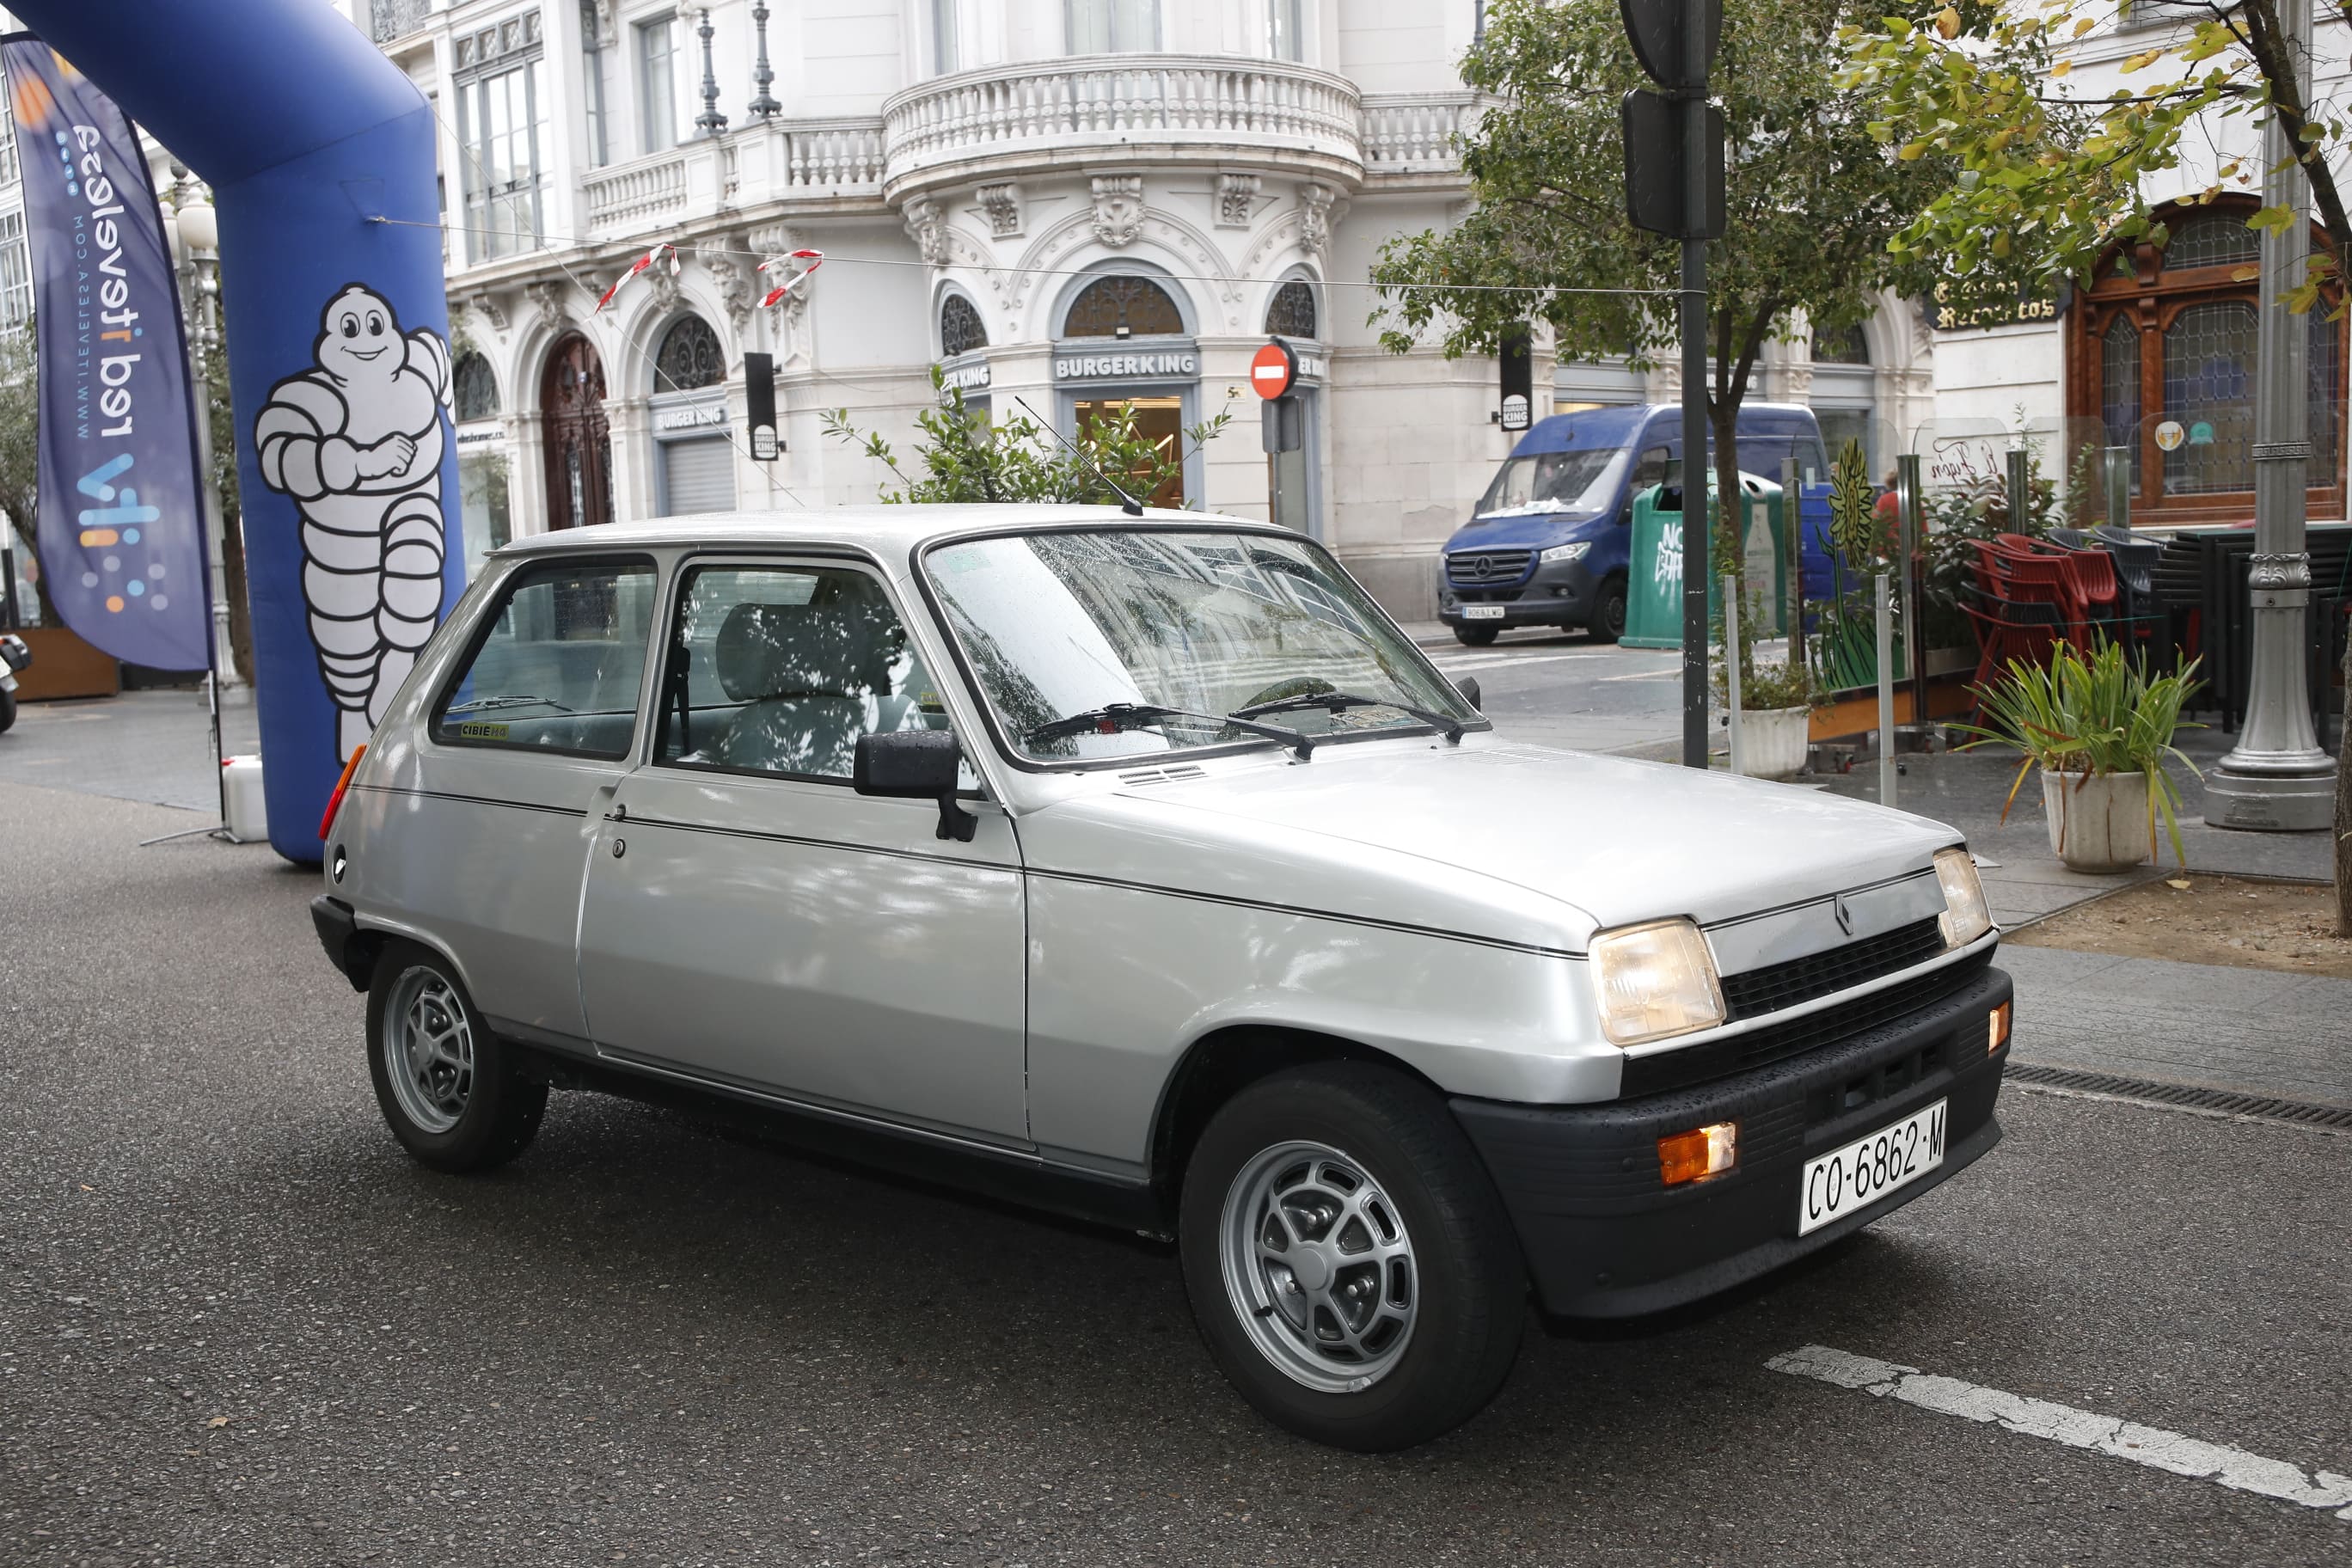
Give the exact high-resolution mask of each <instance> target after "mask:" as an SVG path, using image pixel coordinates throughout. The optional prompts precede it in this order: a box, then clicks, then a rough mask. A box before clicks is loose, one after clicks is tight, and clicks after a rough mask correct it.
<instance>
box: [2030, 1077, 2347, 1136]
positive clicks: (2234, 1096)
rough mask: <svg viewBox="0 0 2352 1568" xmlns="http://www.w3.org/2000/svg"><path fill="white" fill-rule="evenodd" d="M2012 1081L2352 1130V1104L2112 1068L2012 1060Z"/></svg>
mask: <svg viewBox="0 0 2352 1568" xmlns="http://www.w3.org/2000/svg"><path fill="white" fill-rule="evenodd" d="M2004 1077H2005V1078H2006V1079H2007V1080H2008V1081H2009V1082H2011V1083H2024V1084H2038V1085H2040V1086H2041V1087H2042V1088H2044V1089H2073V1090H2074V1091H2075V1092H2077V1093H2080V1094H2104V1095H2107V1096H2109V1097H2111V1098H2113V1099H2116V1100H2146V1101H2147V1102H2148V1103H2149V1104H2152V1105H2168V1106H2174V1107H2178V1108H2179V1109H2181V1110H2207V1111H2211V1112H2213V1113H2215V1114H2217V1115H2221V1116H2251V1117H2254V1118H2256V1119H2258V1120H2261V1121H2285V1122H2292V1123H2294V1125H2296V1126H2299V1127H2334V1128H2341V1129H2343V1130H2345V1131H2352V1106H2344V1105H2318V1104H2315V1103H2313V1102H2312V1101H2310V1100H2278V1099H2274V1098H2273V1097H2272V1096H2270V1095H2266V1094H2239V1093H2237V1092H2235V1091H2233V1090H2231V1089H2199V1088H2196V1087H2194V1086H2192V1085H2189V1084H2185V1083H2156V1082H2152V1081H2150V1080H2149V1079H2141V1078H2122V1077H2119V1076H2117V1075H2116V1074H2114V1073H2104V1072H2084V1071H2081V1070H2079V1069H2078V1068H2053V1067H2042V1066H2039V1065H2036V1064H2034V1063H2032V1062H2017V1061H2012V1062H2011V1063H2010V1065H2009V1071H2008V1072H2007V1073H2006V1074H2005V1075H2004Z"/></svg>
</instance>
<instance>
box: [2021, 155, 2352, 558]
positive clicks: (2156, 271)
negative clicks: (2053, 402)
mask: <svg viewBox="0 0 2352 1568" xmlns="http://www.w3.org/2000/svg"><path fill="white" fill-rule="evenodd" d="M2253 210H2254V209H2253V204H2252V201H2250V200H2243V199H2238V198H2223V199H2222V200H2221V201H2219V202H2216V203H2214V204H2213V205H2210V206H2198V207H2194V208H2173V209H2164V208H2159V209H2158V212H2157V214H2156V217H2157V220H2158V223H2160V224H2162V225H2163V226H2164V227H2165V229H2166V231H2167V237H2166V240H2165V243H2164V244H2163V245H2161V246H2158V245H2154V244H2149V243H2146V242H2127V243H2126V244H2124V245H2121V246H2119V247H2117V248H2116V250H2115V251H2113V252H2111V253H2110V255H2109V256H2108V257H2107V258H2105V259H2103V260H2102V261H2101V262H2100V264H2099V265H2098V267H2097V268H2095V270H2094V272H2093V274H2092V276H2093V277H2094V279H2095V282H2094V283H2093V284H2092V286H2091V287H2090V288H2089V289H2087V290H2085V291H2084V293H2082V294H2078V295H2077V296H2076V297H2075V301H2074V309H2073V311H2072V315H2073V319H2074V326H2073V328H2072V332H2071V337H2070V346H2069V358H2070V368H2069V374H2068V386H2069V394H2068V407H2067V412H2068V414H2069V415H2071V416H2073V417H2074V420H2075V421H2076V422H2077V426H2078V428H2080V429H2081V430H2082V431H2083V434H2082V435H2081V436H2079V437H2075V440H2076V441H2077V442H2078V443H2080V444H2082V445H2088V444H2090V443H2091V442H2094V441H2097V442H2104V443H2105V445H2108V446H2113V447H2125V448H2126V449H2127V450H2129V452H2130V453H2131V470H2132V519H2133V521H2136V522H2143V523H2149V522H2203V521H2240V520H2242V519H2244V518H2245V517H2247V516H2250V515H2251V514H2252V510H2253V488H2254V466H2253V413H2254V380H2255V372H2256V360H2257V353H2258V350H2257V343H2258V340H2259V339H2260V337H2261V325H2262V318H2261V312H2260V306H2259V303H2258V300H2257V297H2256V292H2255V284H2254V282H2253V281H2252V279H2249V278H2244V277H2242V276H2240V274H2241V273H2242V272H2244V271H2245V270H2247V269H2248V268H2251V267H2252V265H2253V264H2254V263H2255V262H2256V260H2257V259H2258V258H2259V256H2260V250H2261V243H2260V237H2259V236H2258V235H2257V234H2256V233H2255V231H2254V230H2252V229H2250V228H2248V227H2247V226H2246V219H2247V218H2248V217H2249V216H2252V212H2253ZM2312 243H2313V245H2314V247H2317V248H2325V247H2326V239H2325V237H2324V236H2322V235H2320V234H2318V233H2317V232H2315V233H2314V235H2313V238H2312ZM2330 293H2331V294H2333V293H2334V290H2333V289H2331V290H2330ZM2335 303H2336V300H2335V299H2334V298H2326V299H2323V300H2322V301H2321V303H2320V306H2319V308H2318V309H2315V310H2312V311H2311V312H2309V314H2307V315H2306V316H2305V318H2303V319H2304V321H2305V323H2306V325H2305V329H2304V330H2305V331H2308V332H2309V333H2310V339H2309V343H2308V353H2309V360H2310V370H2309V396H2310V403H2309V411H2310V441H2311V447H2312V460H2311V464H2310V467H2309V468H2308V470H2307V476H2308V477H2307V484H2308V494H2307V496H2306V498H2305V504H2306V505H2307V506H2308V507H2309V508H2310V510H2311V513H2312V515H2314V516H2316V517H2326V516H2340V515H2341V514H2342V513H2341V509H2342V507H2343V505H2344V475H2343V466H2342V465H2343V451H2344V430H2343V424H2344V416H2345V415H2344V403H2345V395H2344V390H2345V389H2344V384H2343V376H2344V363H2345V360H2344V327H2343V324H2342V323H2341V322H2336V321H2329V320H2327V310H2329V309H2331V308H2333V306H2334V304H2335ZM2073 458H2074V454H2073V453H2070V454H2068V460H2069V461H2070V462H2071V461H2072V459H2073Z"/></svg>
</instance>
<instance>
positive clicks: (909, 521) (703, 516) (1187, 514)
mask: <svg viewBox="0 0 2352 1568" xmlns="http://www.w3.org/2000/svg"><path fill="white" fill-rule="evenodd" d="M1105 526H1109V527H1114V528H1165V527H1176V528H1200V527H1202V526H1208V527H1213V528H1216V529H1220V530H1223V529H1233V528H1247V529H1252V530H1255V531H1259V532H1265V531H1268V525H1267V524H1265V523H1254V522H1251V521H1248V520H1247V519H1245V518H1236V517H1226V516H1224V515H1223V514H1221V513H1218V512H1206V511H1171V510H1150V511H1147V512H1145V513H1144V514H1143V516H1141V517H1139V518H1137V517H1129V516H1128V515H1127V514H1126V513H1125V512H1124V511H1122V510H1120V509H1119V508H1118V507H1115V506H1052V505H1045V504H1040V503H1037V502H1005V503H1001V504H997V505H971V506H934V505H908V506H843V507H827V508H824V509H823V510H816V509H792V510H776V511H714V512H701V513H697V514H695V515H693V516H690V517H665V518H656V519H654V520H652V521H646V522H606V523H598V524H596V525H595V526H593V527H590V528H566V529H560V530H557V531H552V532H548V533H535V534H532V535H530V536H529V537H528V538H524V539H518V540H516V541H514V542H512V543H509V544H503V545H500V546H499V548H498V549H496V550H494V551H492V552H490V554H491V555H492V556H493V557H506V556H517V555H540V554H547V553H552V552H570V551H583V550H584V551H608V550H618V549H641V550H642V549H653V548H658V547H663V546H675V545H713V544H716V545H747V546H750V545H773V544H815V545H847V546H851V547H854V548H856V549H861V550H867V551H872V552H876V553H877V554H880V555H884V556H891V555H903V554H904V552H908V551H911V550H913V549H914V548H915V546H917V545H919V544H921V543H924V542H928V541H930V540H934V539H940V538H945V537H949V536H951V535H956V534H966V533H993V532H999V531H1007V530H1035V529H1046V528H1102V527H1105ZM1272 531H1275V532H1278V533H1287V534H1291V535H1292V537H1297V535H1296V534H1295V532H1293V531H1291V530H1288V529H1276V530H1272Z"/></svg>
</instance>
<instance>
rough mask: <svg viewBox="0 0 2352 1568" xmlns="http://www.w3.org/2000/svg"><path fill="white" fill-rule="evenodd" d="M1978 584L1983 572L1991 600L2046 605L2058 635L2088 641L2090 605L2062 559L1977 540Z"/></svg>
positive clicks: (2080, 643) (2081, 644) (2081, 642)
mask: <svg viewBox="0 0 2352 1568" xmlns="http://www.w3.org/2000/svg"><path fill="white" fill-rule="evenodd" d="M1977 561H1978V564H1979V586H1983V585H1984V584H1983V574H1990V577H1991V579H1992V582H1991V586H1990V591H1989V595H1988V596H1990V597H1991V598H1994V599H2000V600H2010V601H2019V602H2023V603H2026V604H2036V605H2048V606H2049V607H2050V608H2051V609H2052V610H2053V611H2054V612H2055V614H2056V619H2057V622H2058V625H2059V627H2060V633H2061V635H2062V636H2063V637H2067V638H2068V639H2069V640H2071V641H2073V642H2074V644H2075V645H2076V646H2077V647H2084V646H2087V645H2088V643H2089V641H2090V626H2089V622H2090V607H2089V605H2088V604H2087V602H2086V601H2085V600H2084V597H2083V594H2082V591H2081V589H2080V588H2079V587H2078V586H2077V584H2076V582H2075V579H2074V574H2072V573H2071V572H2069V571H2068V570H2067V566H2066V563H2065V562H2063V561H2062V560H2060V559H2058V558H2057V557H2055V556H2052V555H2043V554H2040V553H2033V552H2022V551H2017V550H2009V549H2004V548H2003V547H2002V546H2000V544H1998V543H1991V544H1988V543H1985V542H1982V541H1979V542H1978V543H1977Z"/></svg>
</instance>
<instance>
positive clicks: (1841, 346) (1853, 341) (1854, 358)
mask: <svg viewBox="0 0 2352 1568" xmlns="http://www.w3.org/2000/svg"><path fill="white" fill-rule="evenodd" d="M1813 363H1815V364H1868V363H1870V340H1869V339H1867V338H1865V337H1864V336H1863V335H1862V327H1861V325H1860V323H1856V324H1854V325H1853V326H1847V327H1816V328H1814V329H1813Z"/></svg>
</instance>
